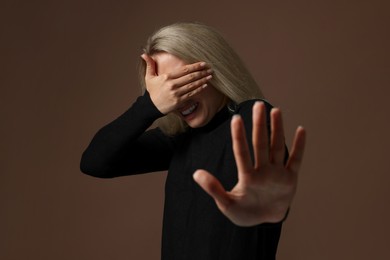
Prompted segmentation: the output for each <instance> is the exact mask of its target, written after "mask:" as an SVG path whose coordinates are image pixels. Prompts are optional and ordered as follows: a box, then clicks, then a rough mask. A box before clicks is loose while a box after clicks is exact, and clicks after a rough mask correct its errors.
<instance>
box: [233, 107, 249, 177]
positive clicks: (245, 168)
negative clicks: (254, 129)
mask: <svg viewBox="0 0 390 260" xmlns="http://www.w3.org/2000/svg"><path fill="white" fill-rule="evenodd" d="M231 131H232V139H233V153H234V158H235V159H236V164H237V170H238V174H239V175H238V178H240V177H241V176H242V174H245V173H250V172H251V170H252V167H253V166H252V160H251V155H250V152H249V147H248V142H247V140H246V135H245V127H244V123H243V121H242V119H241V117H240V116H239V115H235V116H233V119H232V122H231Z"/></svg>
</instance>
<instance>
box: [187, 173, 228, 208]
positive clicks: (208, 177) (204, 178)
mask: <svg viewBox="0 0 390 260" xmlns="http://www.w3.org/2000/svg"><path fill="white" fill-rule="evenodd" d="M193 178H194V180H195V182H197V183H198V184H199V186H200V187H201V188H202V189H203V190H204V191H206V192H207V194H209V195H210V196H211V197H212V198H213V199H214V200H215V202H216V203H217V204H218V206H219V207H222V208H223V209H226V208H227V207H228V205H229V204H230V202H231V200H230V197H229V196H228V195H227V193H226V191H225V189H224V188H223V186H222V184H221V183H220V182H219V181H218V180H217V179H216V178H215V177H214V176H213V175H212V174H210V173H209V172H207V171H205V170H197V171H196V172H195V173H194V175H193Z"/></svg>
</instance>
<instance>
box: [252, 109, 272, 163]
mask: <svg viewBox="0 0 390 260" xmlns="http://www.w3.org/2000/svg"><path fill="white" fill-rule="evenodd" d="M265 110H266V109H265V105H264V103H263V102H256V103H255V104H254V105H253V111H252V121H253V126H252V127H253V129H252V143H253V152H254V159H255V169H258V168H259V167H260V165H262V164H266V163H268V162H269V150H268V145H269V141H268V129H267V116H266V112H265Z"/></svg>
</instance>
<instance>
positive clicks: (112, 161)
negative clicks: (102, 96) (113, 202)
mask: <svg viewBox="0 0 390 260" xmlns="http://www.w3.org/2000/svg"><path fill="white" fill-rule="evenodd" d="M162 116H163V114H162V113H161V112H160V111H159V110H158V109H157V108H156V107H155V106H154V104H153V102H152V101H151V99H150V96H149V94H148V92H145V94H144V95H143V96H140V97H138V99H137V100H136V101H135V103H134V104H133V105H132V106H131V107H130V108H129V109H128V110H127V111H126V112H125V113H123V114H122V115H121V116H119V117H118V118H117V119H115V120H114V121H112V122H111V123H109V124H108V125H106V126H104V127H103V128H101V129H100V130H99V131H98V132H97V133H96V134H95V136H94V137H93V139H92V141H91V143H90V144H89V145H88V147H87V149H86V150H85V151H84V153H83V154H82V157H81V162H80V169H81V171H82V172H84V173H86V174H88V175H91V176H94V177H100V178H112V177H117V176H124V175H133V174H140V173H146V172H153V171H163V170H166V169H168V166H169V162H170V159H171V156H172V153H173V138H171V137H168V136H166V135H165V134H163V133H162V132H161V130H160V129H158V128H155V129H151V130H147V129H148V128H149V127H150V126H151V125H152V123H153V122H154V121H155V120H156V119H158V118H159V117H162Z"/></svg>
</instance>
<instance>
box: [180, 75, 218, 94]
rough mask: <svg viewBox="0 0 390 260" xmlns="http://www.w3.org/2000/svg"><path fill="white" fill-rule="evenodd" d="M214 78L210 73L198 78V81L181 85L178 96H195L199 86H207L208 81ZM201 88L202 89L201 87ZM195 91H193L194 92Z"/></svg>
mask: <svg viewBox="0 0 390 260" xmlns="http://www.w3.org/2000/svg"><path fill="white" fill-rule="evenodd" d="M211 78H212V75H208V76H206V77H203V78H201V79H198V80H196V81H193V82H190V83H188V84H185V85H184V86H182V87H179V88H178V89H177V90H176V91H177V95H178V96H183V95H189V96H193V95H194V94H195V93H196V90H197V89H198V88H205V87H206V86H207V82H208V81H209V80H210V79H211ZM200 90H201V89H200ZM194 91H195V93H192V92H194Z"/></svg>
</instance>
